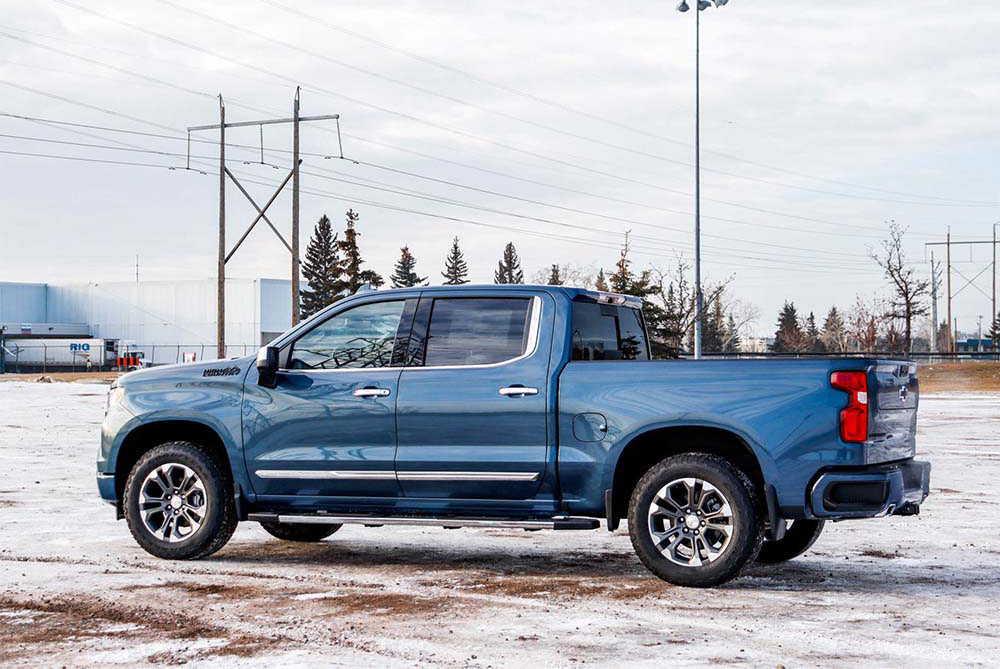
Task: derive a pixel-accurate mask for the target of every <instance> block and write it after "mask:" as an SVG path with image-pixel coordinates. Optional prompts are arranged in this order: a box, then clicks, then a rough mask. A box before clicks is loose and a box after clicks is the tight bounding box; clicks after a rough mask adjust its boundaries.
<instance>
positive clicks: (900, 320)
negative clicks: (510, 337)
mask: <svg viewBox="0 0 1000 669" xmlns="http://www.w3.org/2000/svg"><path fill="white" fill-rule="evenodd" d="M345 216H346V221H345V222H346V228H345V230H344V231H343V236H342V238H341V233H334V232H333V230H332V228H331V224H330V219H329V218H327V216H325V215H324V216H323V217H322V218H320V220H319V222H318V223H317V224H316V229H315V231H314V233H313V235H312V237H311V239H310V240H309V245H308V247H307V249H306V256H305V260H304V262H303V265H302V273H303V275H304V276H305V278H306V280H307V281H308V288H306V289H305V290H303V291H301V296H302V297H301V299H302V314H303V316H304V317H307V316H310V315H312V314H314V313H316V312H317V311H319V310H320V309H322V308H323V307H325V306H327V305H329V304H332V303H333V302H336V301H337V300H339V299H341V298H343V297H346V296H348V295H351V294H353V293H354V292H355V291H356V290H357V289H358V288H359V287H361V286H363V285H366V284H367V285H370V286H371V287H372V288H378V287H380V286H382V285H384V284H385V280H384V279H383V278H382V276H381V275H380V274H378V273H377V272H375V271H373V270H370V269H365V267H364V265H365V262H364V260H363V258H362V256H361V251H360V249H359V246H358V240H359V238H360V232H359V231H358V223H359V215H358V214H357V213H356V212H354V211H353V210H348V211H347V213H346V215H345ZM904 232H905V229H904V228H902V227H901V226H899V225H897V224H896V223H895V222H894V221H891V222H890V225H889V235H888V237H887V239H886V240H884V241H883V243H882V245H881V247H880V248H879V249H878V250H877V251H869V256H870V258H871V259H872V261H873V262H874V263H875V264H877V265H878V266H879V267H880V268H882V270H883V273H884V276H885V278H886V279H887V280H888V283H889V285H890V286H891V288H892V292H891V293H890V294H889V295H888V296H882V297H880V296H875V297H872V298H865V297H863V296H861V295H858V296H856V298H855V301H854V304H853V305H852V306H851V308H850V309H848V310H844V311H842V310H841V309H838V308H837V307H836V306H833V307H831V308H830V309H829V311H827V312H826V315H825V317H824V318H823V321H822V323H820V322H819V321H818V319H817V317H816V315H815V314H814V313H813V312H809V313H808V314H807V315H800V314H799V311H798V309H797V307H796V306H795V303H794V302H791V301H786V302H785V303H784V305H783V307H782V308H781V310H780V312H779V314H778V322H777V329H776V331H775V335H774V342H773V344H772V345H771V347H770V348H771V350H772V351H775V352H799V353H805V352H809V353H844V352H849V351H865V352H868V351H875V350H879V351H883V350H884V351H891V352H899V353H908V352H910V351H912V350H913V347H914V341H917V342H918V343H919V344H920V346H921V347H923V346H925V345H926V344H925V342H926V340H925V339H922V338H920V337H916V336H915V335H914V324H915V322H917V319H918V318H920V317H923V316H926V315H927V313H928V311H929V309H928V303H927V297H928V294H929V282H928V281H926V280H923V279H921V278H918V277H917V276H916V274H915V271H914V269H913V267H912V266H910V265H909V264H908V262H907V260H906V256H905V255H904V253H903V249H902V246H903V244H902V243H903V235H904ZM690 271H691V266H690V264H689V263H687V262H686V261H685V260H684V258H683V257H682V256H678V257H676V258H675V259H674V260H673V262H672V264H670V265H669V266H667V267H649V268H648V269H644V270H636V269H635V268H634V266H633V261H632V258H631V256H630V242H629V233H627V232H626V233H625V241H624V244H623V245H622V247H621V249H620V252H619V257H618V260H617V262H616V263H615V265H614V267H613V268H612V269H611V270H610V271H605V269H604V268H603V267H597V268H592V267H579V266H574V265H570V264H563V265H560V264H552V265H550V266H548V267H546V268H544V269H540V270H539V271H537V272H536V273H535V274H534V275H533V276H532V277H531V280H530V282H531V283H535V284H548V285H554V286H558V285H564V284H565V285H573V286H578V287H581V288H593V289H596V290H599V291H607V292H614V293H621V294H625V295H632V296H636V297H639V298H641V299H642V301H643V313H644V317H645V320H646V327H647V330H648V332H649V336H650V345H651V347H652V349H653V353H654V356H655V357H673V356H676V355H678V354H679V353H681V352H682V351H690V350H692V348H693V339H694V322H695V316H696V296H695V290H694V286H693V284H692V283H691V281H690V280H689V276H690ZM440 276H441V278H442V280H441V283H443V284H444V285H448V286H458V285H462V284H466V283H469V266H468V263H467V262H466V260H465V254H464V253H463V251H462V249H461V246H460V239H459V238H458V237H454V238H453V239H452V243H451V247H450V248H449V250H448V252H447V254H446V256H445V259H444V266H443V270H442V271H441V272H440ZM734 278H735V277H733V276H729V277H728V278H726V279H724V280H722V281H716V282H713V281H706V282H705V283H704V285H703V294H704V300H703V301H704V305H703V310H704V318H703V322H702V350H703V351H704V352H706V353H732V352H737V351H740V350H741V349H742V348H743V346H744V342H743V338H744V336H743V335H741V333H745V332H746V330H747V327H748V326H749V325H750V324H751V323H753V322H754V321H756V320H757V318H758V315H759V314H758V311H757V309H756V308H755V307H754V306H753V305H752V304H749V303H747V302H745V301H743V300H741V299H739V298H737V297H736V296H735V295H734V291H733V290H732V282H733V279H734ZM493 280H494V283H497V284H523V283H525V273H524V270H523V268H522V266H521V259H520V257H519V256H518V253H517V249H516V248H515V246H514V244H513V242H508V243H507V244H506V246H505V247H504V249H503V251H502V254H501V257H500V259H499V261H498V262H497V266H496V269H495V270H494V272H493ZM389 283H390V285H391V286H392V287H393V288H409V287H412V286H426V285H429V283H430V281H429V277H428V276H421V274H420V273H419V272H418V271H417V259H416V258H415V257H414V255H413V252H412V251H411V250H410V248H409V247H408V246H403V247H402V248H401V249H400V256H399V259H398V260H397V261H396V263H395V267H394V270H393V273H392V274H391V275H390V276H389ZM946 329H947V324H943V325H942V330H943V331H944V336H947V335H946ZM989 336H991V337H997V338H1000V314H998V315H997V318H996V319H994V320H993V322H992V328H991V332H990V335H989ZM938 348H939V350H944V349H945V346H944V343H943V341H942V342H940V343H939V346H938Z"/></svg>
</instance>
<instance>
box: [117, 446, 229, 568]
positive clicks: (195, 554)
mask: <svg viewBox="0 0 1000 669" xmlns="http://www.w3.org/2000/svg"><path fill="white" fill-rule="evenodd" d="M227 481H228V479H227V478H226V476H225V475H224V474H223V473H222V470H221V469H220V467H219V465H218V464H217V463H216V461H215V460H214V459H213V458H212V456H211V455H210V454H209V453H208V451H206V450H205V449H204V448H202V447H201V446H199V445H198V444H194V443H191V442H187V441H174V442H170V443H167V444H161V445H159V446H156V447H155V448H152V449H151V450H149V451H148V452H147V453H145V454H144V455H143V456H142V457H141V458H139V461H138V462H136V463H135V466H134V467H132V471H131V472H129V475H128V480H127V481H126V482H125V495H124V507H125V521H126V522H127V523H128V528H129V530H130V531H131V532H132V536H133V537H134V538H135V540H136V542H137V543H138V544H139V545H140V546H142V548H144V549H145V550H146V552H148V553H150V554H152V555H155V556H156V557H159V558H165V559H168V560H191V559H196V558H202V557H207V556H209V555H211V554H212V553H214V552H216V551H217V550H219V549H220V548H222V547H223V546H225V545H226V542H228V541H229V539H230V537H232V536H233V532H235V531H236V524H237V522H238V521H237V518H236V505H235V503H234V502H233V497H232V495H230V494H227V493H228V490H229V485H228V483H227Z"/></svg>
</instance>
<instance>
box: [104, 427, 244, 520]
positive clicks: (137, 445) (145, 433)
mask: <svg viewBox="0 0 1000 669" xmlns="http://www.w3.org/2000/svg"><path fill="white" fill-rule="evenodd" d="M172 441H188V442H191V443H193V444H198V445H199V446H201V447H202V448H203V449H204V450H205V451H206V452H207V453H208V454H209V455H210V456H211V457H212V459H213V460H214V461H215V462H216V464H217V465H218V466H219V469H220V471H221V472H222V474H223V475H224V476H225V477H226V478H227V480H228V481H229V483H230V484H232V483H233V480H234V479H233V469H232V465H231V463H230V461H229V452H228V451H227V450H226V445H225V443H224V442H223V441H222V437H221V436H220V435H219V433H218V432H216V431H215V429H213V428H212V427H210V426H208V425H206V424H204V423H199V422H197V421H191V420H162V421H153V422H150V423H143V424H141V425H139V426H137V427H136V428H135V429H134V430H132V431H131V432H129V433H128V435H127V436H126V437H125V439H124V440H123V441H122V443H121V446H119V447H118V453H117V456H116V458H115V493H116V497H117V498H118V509H119V513H121V511H122V500H123V496H124V493H125V484H126V482H127V480H128V475H129V472H131V471H132V467H134V466H135V463H136V462H138V461H139V459H140V458H141V457H142V456H143V455H145V454H146V453H148V452H149V451H151V450H152V449H154V448H156V447H157V446H159V445H161V444H166V443H169V442H172Z"/></svg>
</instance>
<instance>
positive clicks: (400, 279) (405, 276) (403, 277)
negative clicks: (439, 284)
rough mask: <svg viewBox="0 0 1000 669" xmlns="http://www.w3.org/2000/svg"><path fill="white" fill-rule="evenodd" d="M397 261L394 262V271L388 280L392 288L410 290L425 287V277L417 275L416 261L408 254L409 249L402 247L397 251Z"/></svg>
mask: <svg viewBox="0 0 1000 669" xmlns="http://www.w3.org/2000/svg"><path fill="white" fill-rule="evenodd" d="M399 251H400V254H399V260H397V261H396V271H394V272H393V273H392V276H390V277H389V279H390V280H391V281H392V287H393V288H412V287H413V286H417V285H420V284H423V285H425V286H426V285H427V283H426V281H427V277H426V276H418V275H417V259H416V258H414V257H413V254H412V253H410V247H409V246H404V247H403V248H401V249H399Z"/></svg>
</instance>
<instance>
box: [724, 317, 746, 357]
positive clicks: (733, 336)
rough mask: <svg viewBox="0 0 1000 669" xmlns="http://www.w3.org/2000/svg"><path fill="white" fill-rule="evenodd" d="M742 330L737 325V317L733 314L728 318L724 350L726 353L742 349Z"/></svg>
mask: <svg viewBox="0 0 1000 669" xmlns="http://www.w3.org/2000/svg"><path fill="white" fill-rule="evenodd" d="M740 344H742V342H741V341H740V330H739V328H738V327H736V319H735V318H733V315H732V314H729V317H728V318H727V319H726V338H725V345H724V346H723V347H722V350H723V351H724V352H726V353H737V352H739V350H740Z"/></svg>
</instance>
